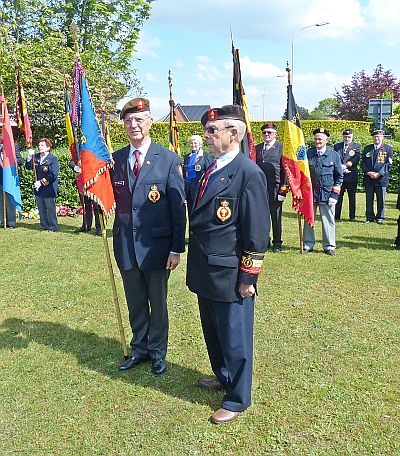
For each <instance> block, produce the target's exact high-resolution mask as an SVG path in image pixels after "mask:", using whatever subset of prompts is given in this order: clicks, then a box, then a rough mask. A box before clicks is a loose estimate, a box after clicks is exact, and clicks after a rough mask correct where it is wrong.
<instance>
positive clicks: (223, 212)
mask: <svg viewBox="0 0 400 456" xmlns="http://www.w3.org/2000/svg"><path fill="white" fill-rule="evenodd" d="M217 217H218V219H219V220H221V222H222V223H225V222H227V221H228V220H229V219H230V218H231V217H232V210H231V208H230V207H229V203H228V201H226V200H223V201H221V203H220V206H219V208H218V209H217Z"/></svg>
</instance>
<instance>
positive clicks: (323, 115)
mask: <svg viewBox="0 0 400 456" xmlns="http://www.w3.org/2000/svg"><path fill="white" fill-rule="evenodd" d="M335 105H336V99H335V98H325V99H323V100H321V101H320V102H319V103H318V106H317V107H316V108H314V109H313V110H312V111H311V112H310V119H311V120H328V119H331V118H333V117H335V115H336V111H335Z"/></svg>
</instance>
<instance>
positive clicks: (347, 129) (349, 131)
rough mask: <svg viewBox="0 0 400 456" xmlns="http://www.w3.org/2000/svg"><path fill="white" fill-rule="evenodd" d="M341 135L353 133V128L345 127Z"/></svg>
mask: <svg viewBox="0 0 400 456" xmlns="http://www.w3.org/2000/svg"><path fill="white" fill-rule="evenodd" d="M342 134H343V135H352V134H353V130H352V129H351V128H346V129H345V130H343V133H342Z"/></svg>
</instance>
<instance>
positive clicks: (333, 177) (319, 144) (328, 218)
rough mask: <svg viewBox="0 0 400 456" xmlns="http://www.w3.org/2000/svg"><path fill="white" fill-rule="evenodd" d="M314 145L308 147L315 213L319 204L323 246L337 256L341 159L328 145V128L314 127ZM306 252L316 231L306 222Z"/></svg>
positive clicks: (312, 248)
mask: <svg viewBox="0 0 400 456" xmlns="http://www.w3.org/2000/svg"><path fill="white" fill-rule="evenodd" d="M313 135H314V141H315V147H311V148H310V149H309V150H308V151H307V157H308V165H309V167H310V174H311V184H312V188H313V198H314V214H316V212H317V208H319V213H320V216H321V223H322V247H323V249H324V252H325V253H326V254H327V255H331V256H334V255H335V248H336V234H335V204H336V203H337V201H338V199H339V194H340V187H341V185H342V182H343V171H342V163H341V160H340V157H339V154H338V153H337V152H335V151H334V150H333V149H331V148H330V147H329V146H328V138H329V136H330V133H329V131H328V130H327V129H325V128H317V129H315V130H314V131H313ZM303 244H304V246H303V247H304V249H303V253H309V252H312V251H313V250H314V246H315V231H314V228H311V227H310V225H309V224H308V223H305V224H304V231H303Z"/></svg>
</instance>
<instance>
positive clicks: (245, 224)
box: [186, 153, 270, 302]
mask: <svg viewBox="0 0 400 456" xmlns="http://www.w3.org/2000/svg"><path fill="white" fill-rule="evenodd" d="M215 174H216V176H215V178H214V180H213V181H212V182H211V181H209V184H208V186H207V187H206V190H205V193H204V195H203V197H202V198H201V200H200V203H199V204H198V205H197V206H195V207H193V210H192V214H191V217H190V226H189V250H188V265H187V276H186V284H187V286H188V287H189V289H190V290H191V291H193V292H194V293H197V294H198V295H200V296H203V297H205V298H208V299H212V300H215V301H223V302H233V301H237V299H239V294H238V291H237V287H238V284H239V283H247V284H255V283H256V281H257V275H256V274H253V273H252V272H245V271H246V268H245V267H243V264H246V258H247V259H248V260H249V258H250V257H251V254H254V258H255V256H257V254H260V257H261V260H262V257H263V256H264V252H265V251H266V249H267V246H268V233H269V229H270V226H269V223H270V222H269V206H268V198H267V192H266V179H265V176H264V173H263V172H262V171H261V170H260V168H259V167H258V166H257V165H256V164H255V163H253V162H252V161H251V160H249V159H248V158H247V157H245V156H244V155H243V154H242V153H239V154H238V155H237V156H236V157H235V158H234V159H233V160H232V161H231V162H230V163H229V164H228V165H226V166H225V167H224V168H222V169H221V170H219V171H217V172H216V173H215ZM210 182H211V183H210ZM250 263H251V260H250ZM241 265H242V267H241ZM260 265H261V263H260ZM248 266H250V268H249V269H250V270H251V264H250V265H249V264H248Z"/></svg>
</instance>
